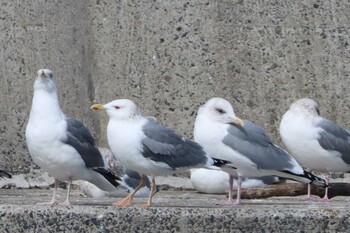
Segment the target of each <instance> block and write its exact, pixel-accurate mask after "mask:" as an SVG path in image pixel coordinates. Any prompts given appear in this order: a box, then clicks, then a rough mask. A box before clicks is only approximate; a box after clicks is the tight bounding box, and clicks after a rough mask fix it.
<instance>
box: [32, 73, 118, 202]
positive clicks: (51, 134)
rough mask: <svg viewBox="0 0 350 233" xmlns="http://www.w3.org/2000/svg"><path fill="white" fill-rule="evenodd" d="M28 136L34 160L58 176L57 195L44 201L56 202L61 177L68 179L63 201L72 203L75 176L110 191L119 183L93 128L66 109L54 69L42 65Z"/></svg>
mask: <svg viewBox="0 0 350 233" xmlns="http://www.w3.org/2000/svg"><path fill="white" fill-rule="evenodd" d="M26 140H27V145H28V150H29V154H30V155H31V157H32V159H33V161H34V162H35V163H36V164H37V165H39V167H41V168H42V169H43V170H44V171H46V172H48V173H49V174H50V175H51V176H53V177H54V178H55V187H54V192H53V197H52V199H51V201H50V202H45V203H42V204H49V205H53V204H55V203H56V190H57V187H58V184H59V181H68V191H67V198H66V201H65V202H63V203H61V204H63V205H69V204H70V203H69V194H70V187H71V184H72V181H73V180H86V181H89V182H91V183H93V184H95V185H96V186H97V187H99V188H100V189H102V190H104V191H109V192H113V191H115V190H116V187H117V186H118V185H119V182H118V179H119V178H118V177H116V176H115V175H114V174H112V173H111V172H110V171H109V170H108V169H107V165H106V163H105V161H104V160H103V158H102V155H101V153H100V151H99V150H98V148H97V147H96V145H95V141H94V139H93V137H92V136H91V134H90V132H89V130H88V129H87V128H85V126H84V125H83V124H82V123H81V122H80V121H78V120H76V119H74V118H72V117H70V116H67V115H65V114H64V113H63V112H62V110H61V108H60V106H59V102H58V97H57V89H56V85H55V80H54V78H53V74H52V71H51V70H47V69H41V70H39V71H38V74H37V77H36V78H35V81H34V96H33V102H32V108H31V111H30V116H29V121H28V124H27V129H26Z"/></svg>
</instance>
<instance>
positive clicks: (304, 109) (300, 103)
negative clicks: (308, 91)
mask: <svg viewBox="0 0 350 233" xmlns="http://www.w3.org/2000/svg"><path fill="white" fill-rule="evenodd" d="M289 109H290V110H291V111H297V112H301V113H304V114H310V115H314V116H319V115H320V110H319V107H318V104H317V103H316V102H315V101H314V100H312V99H309V98H302V99H299V100H297V101H295V102H294V103H292V104H291V106H290V107H289Z"/></svg>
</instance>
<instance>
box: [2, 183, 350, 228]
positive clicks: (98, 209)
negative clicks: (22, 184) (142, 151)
mask: <svg viewBox="0 0 350 233" xmlns="http://www.w3.org/2000/svg"><path fill="white" fill-rule="evenodd" d="M51 195H52V190H48V189H0V232H23V231H26V232H58V231H65V232H122V231H124V232H219V231H220V232H349V229H348V226H349V225H350V213H349V211H348V210H349V204H348V203H349V200H350V198H349V197H336V198H334V199H332V201H331V202H329V203H318V202H304V201H300V197H287V198H269V199H262V200H254V199H253V200H243V204H242V205H240V206H218V205H216V204H215V203H217V202H219V201H222V200H224V199H225V195H208V194H199V193H196V192H191V191H186V192H185V191H183V192H170V191H163V192H160V193H158V194H157V195H156V196H155V199H154V201H155V202H154V207H151V208H148V209H145V208H135V207H134V206H132V207H124V208H119V207H115V206H113V205H112V203H113V202H115V201H116V200H117V199H115V198H103V199H93V198H86V197H83V196H82V195H81V194H80V192H79V191H78V190H75V191H73V192H72V195H71V197H72V198H71V203H72V205H71V206H68V207H67V206H59V205H56V206H43V205H35V204H34V203H37V202H43V201H47V200H50V198H51ZM65 195H66V190H61V189H60V190H59V191H58V199H59V201H63V200H64V199H65ZM145 202H146V199H144V198H139V199H135V201H134V203H135V204H141V203H145Z"/></svg>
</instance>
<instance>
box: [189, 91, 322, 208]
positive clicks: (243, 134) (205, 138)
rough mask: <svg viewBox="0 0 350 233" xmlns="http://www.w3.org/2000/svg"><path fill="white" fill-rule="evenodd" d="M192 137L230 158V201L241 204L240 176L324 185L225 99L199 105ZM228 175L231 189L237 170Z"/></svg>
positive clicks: (214, 152)
mask: <svg viewBox="0 0 350 233" xmlns="http://www.w3.org/2000/svg"><path fill="white" fill-rule="evenodd" d="M194 139H195V141H196V142H198V143H199V144H200V145H202V146H203V147H204V149H205V150H207V151H208V152H209V153H211V154H212V156H214V157H215V158H218V159H223V160H226V161H230V162H231V163H232V165H233V166H234V167H236V168H237V170H236V172H237V175H238V181H237V183H238V188H237V200H236V201H235V202H234V203H232V204H240V192H241V184H242V177H261V176H269V175H274V176H278V177H283V178H286V179H291V180H295V181H299V182H303V183H312V184H314V185H318V186H325V181H324V180H323V179H321V178H319V177H317V176H314V175H313V174H311V173H309V172H307V171H305V170H304V169H303V168H302V167H301V166H300V165H299V164H298V162H297V161H296V160H295V159H294V158H293V157H292V156H291V155H289V154H288V153H287V152H286V151H285V150H283V149H282V148H280V147H278V146H277V145H275V144H274V143H273V142H272V141H271V139H270V138H269V137H268V136H267V135H266V133H265V131H264V130H263V129H262V128H261V127H259V126H258V125H255V124H254V123H252V122H250V121H247V120H242V119H240V118H238V117H236V115H235V113H234V110H233V108H232V106H231V104H230V103H229V102H228V101H227V100H225V99H222V98H212V99H210V100H208V101H207V102H206V103H205V104H204V105H203V106H201V107H200V108H199V110H198V114H197V117H196V121H195V128H194ZM223 169H224V170H225V168H223ZM230 175H231V176H230V187H231V189H232V183H231V182H232V181H233V176H235V175H236V174H234V173H233V174H232V173H230ZM229 201H230V200H229Z"/></svg>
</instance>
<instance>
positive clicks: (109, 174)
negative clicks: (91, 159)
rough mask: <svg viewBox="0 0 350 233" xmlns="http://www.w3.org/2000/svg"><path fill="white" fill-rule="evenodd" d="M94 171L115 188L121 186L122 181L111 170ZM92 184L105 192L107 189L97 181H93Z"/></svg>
mask: <svg viewBox="0 0 350 233" xmlns="http://www.w3.org/2000/svg"><path fill="white" fill-rule="evenodd" d="M93 170H94V171H95V172H97V173H98V174H100V175H102V176H103V177H104V178H105V179H106V180H107V181H108V182H109V183H110V184H112V185H113V186H114V187H118V186H119V185H120V181H121V179H120V178H119V177H117V176H116V175H114V174H113V173H112V172H111V171H110V170H107V169H105V168H94V169H93ZM94 181H95V182H94ZM90 182H91V183H93V184H95V185H96V186H97V187H99V188H101V189H102V190H105V188H103V187H101V186H102V184H101V183H99V182H98V181H97V180H91V181H90ZM105 191H107V190H105Z"/></svg>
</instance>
